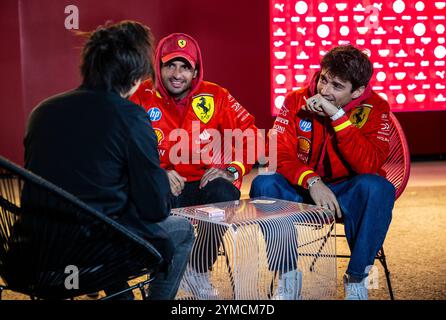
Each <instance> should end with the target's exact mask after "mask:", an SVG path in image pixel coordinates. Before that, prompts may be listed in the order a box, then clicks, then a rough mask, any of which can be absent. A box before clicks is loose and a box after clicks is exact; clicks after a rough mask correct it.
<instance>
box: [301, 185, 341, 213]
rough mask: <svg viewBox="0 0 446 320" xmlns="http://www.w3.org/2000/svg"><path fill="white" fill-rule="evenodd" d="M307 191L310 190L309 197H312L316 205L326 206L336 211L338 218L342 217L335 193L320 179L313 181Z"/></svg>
mask: <svg viewBox="0 0 446 320" xmlns="http://www.w3.org/2000/svg"><path fill="white" fill-rule="evenodd" d="M308 191H309V192H310V196H311V199H313V201H314V203H315V204H316V205H318V206H321V207H328V208H329V209H330V210H332V211H335V212H336V215H337V216H338V218H341V217H342V212H341V208H340V207H339V203H338V200H337V199H336V196H335V194H334V193H333V191H331V190H330V188H329V187H327V186H326V185H325V183H323V182H322V180H319V181H317V182H316V183H314V184H313V185H312V186H311V187H310V189H309V190H308Z"/></svg>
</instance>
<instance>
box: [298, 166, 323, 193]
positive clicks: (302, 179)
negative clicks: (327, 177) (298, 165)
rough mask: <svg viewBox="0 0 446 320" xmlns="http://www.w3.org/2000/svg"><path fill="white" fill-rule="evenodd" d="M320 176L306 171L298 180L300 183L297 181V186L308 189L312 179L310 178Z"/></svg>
mask: <svg viewBox="0 0 446 320" xmlns="http://www.w3.org/2000/svg"><path fill="white" fill-rule="evenodd" d="M317 176H318V175H317V173H316V172H314V171H312V170H307V171H304V172H303V173H302V174H301V175H300V176H299V179H298V181H297V185H299V186H301V187H303V188H305V189H308V183H307V182H308V179H310V178H312V177H317Z"/></svg>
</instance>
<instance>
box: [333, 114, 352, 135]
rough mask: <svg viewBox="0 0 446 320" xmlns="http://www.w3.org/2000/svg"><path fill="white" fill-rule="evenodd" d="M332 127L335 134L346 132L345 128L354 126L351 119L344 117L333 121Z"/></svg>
mask: <svg viewBox="0 0 446 320" xmlns="http://www.w3.org/2000/svg"><path fill="white" fill-rule="evenodd" d="M331 125H332V126H333V129H334V131H335V132H339V131H342V130H344V129H345V128H347V127H349V126H351V125H352V123H351V121H350V119H349V118H348V117H347V116H346V115H344V116H342V117H340V118H339V119H337V120H335V121H332V122H331Z"/></svg>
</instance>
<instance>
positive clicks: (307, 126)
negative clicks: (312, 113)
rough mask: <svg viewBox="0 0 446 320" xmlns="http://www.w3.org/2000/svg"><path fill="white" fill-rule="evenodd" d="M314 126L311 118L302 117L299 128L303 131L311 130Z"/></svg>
mask: <svg viewBox="0 0 446 320" xmlns="http://www.w3.org/2000/svg"><path fill="white" fill-rule="evenodd" d="M312 127H313V124H312V123H311V120H309V119H302V120H300V121H299V128H300V130H302V131H303V132H310V131H311V129H312Z"/></svg>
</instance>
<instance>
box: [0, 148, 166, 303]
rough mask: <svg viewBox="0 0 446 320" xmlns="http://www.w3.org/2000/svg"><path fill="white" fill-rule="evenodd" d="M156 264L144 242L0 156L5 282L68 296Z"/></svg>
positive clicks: (43, 294) (1, 272) (0, 250)
mask: <svg viewBox="0 0 446 320" xmlns="http://www.w3.org/2000/svg"><path fill="white" fill-rule="evenodd" d="M161 263H162V257H161V255H160V254H159V252H158V251H157V250H156V249H155V248H154V247H153V246H152V245H151V244H150V243H148V242H147V241H145V240H143V239H141V238H140V237H138V236H137V235H135V234H133V233H131V232H129V231H128V230H127V229H126V228H124V227H122V226H121V225H120V224H118V223H116V222H115V221H114V220H112V219H110V218H108V217H107V216H105V215H104V214H101V213H100V212H98V211H96V210H94V209H93V208H91V207H90V206H88V205H86V204H85V203H83V202H81V201H80V200H79V199H77V198H76V197H74V196H73V195H71V194H69V193H67V192H66V191H64V190H62V189H60V188H58V187H57V186H55V185H54V184H51V183H50V182H48V181H45V180H44V179H42V178H41V177H38V176H37V175H35V174H33V173H31V172H29V171H27V170H25V169H24V168H21V167H19V166H17V165H16V164H14V163H12V162H10V161H8V160H7V159H5V158H3V157H0V276H1V278H2V279H3V281H4V282H5V284H6V286H7V288H8V289H11V290H14V291H17V292H21V293H24V294H27V295H30V296H34V297H38V298H42V299H66V298H72V297H75V296H79V295H82V294H85V293H91V292H97V291H100V290H102V289H104V288H106V287H108V286H110V285H113V284H114V283H117V282H121V283H122V282H123V281H126V280H127V279H128V278H132V277H136V276H139V275H142V274H145V273H149V272H154V271H156V270H157V269H158V267H159V266H160V264H161ZM77 271H78V274H77V275H76V274H75V272H77Z"/></svg>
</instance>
